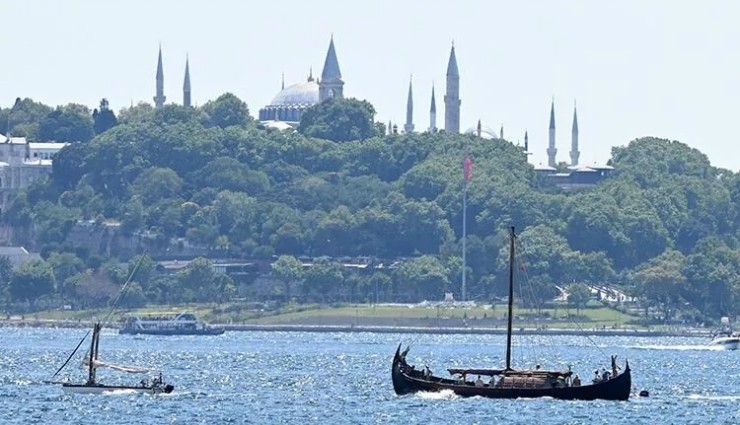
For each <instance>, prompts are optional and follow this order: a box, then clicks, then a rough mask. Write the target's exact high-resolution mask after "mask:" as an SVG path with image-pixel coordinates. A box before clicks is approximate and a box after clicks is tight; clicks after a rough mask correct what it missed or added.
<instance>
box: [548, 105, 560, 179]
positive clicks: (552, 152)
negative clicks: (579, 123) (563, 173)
mask: <svg viewBox="0 0 740 425" xmlns="http://www.w3.org/2000/svg"><path fill="white" fill-rule="evenodd" d="M557 153H558V150H557V149H556V148H555V99H554V98H553V100H552V105H551V106H550V142H549V143H548V147H547V165H549V166H550V167H554V166H555V165H557V163H556V162H555V156H556V155H557Z"/></svg>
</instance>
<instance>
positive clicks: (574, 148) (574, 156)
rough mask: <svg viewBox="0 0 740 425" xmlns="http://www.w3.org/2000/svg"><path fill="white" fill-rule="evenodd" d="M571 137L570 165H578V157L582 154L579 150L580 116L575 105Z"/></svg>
mask: <svg viewBox="0 0 740 425" xmlns="http://www.w3.org/2000/svg"><path fill="white" fill-rule="evenodd" d="M570 137H571V139H570V165H578V157H579V156H581V152H580V151H579V150H578V114H577V112H576V105H575V104H573V130H572V131H571V133H570Z"/></svg>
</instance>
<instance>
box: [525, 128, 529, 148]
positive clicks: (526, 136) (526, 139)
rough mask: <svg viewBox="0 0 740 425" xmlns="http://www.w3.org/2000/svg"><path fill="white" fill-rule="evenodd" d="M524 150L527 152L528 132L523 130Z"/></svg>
mask: <svg viewBox="0 0 740 425" xmlns="http://www.w3.org/2000/svg"><path fill="white" fill-rule="evenodd" d="M524 152H527V153H529V132H527V130H524Z"/></svg>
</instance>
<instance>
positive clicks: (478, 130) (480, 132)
mask: <svg viewBox="0 0 740 425" xmlns="http://www.w3.org/2000/svg"><path fill="white" fill-rule="evenodd" d="M475 134H476V135H478V137H480V136H481V135H482V134H483V126H481V125H480V119H479V120H478V127H476V128H475Z"/></svg>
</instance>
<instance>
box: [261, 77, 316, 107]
mask: <svg viewBox="0 0 740 425" xmlns="http://www.w3.org/2000/svg"><path fill="white" fill-rule="evenodd" d="M317 103H319V85H318V83H316V81H315V80H314V79H310V80H309V81H306V82H303V83H298V84H293V85H292V86H288V87H286V88H284V89H282V90H280V93H278V94H277V96H275V98H274V99H272V102H270V106H299V105H300V106H311V105H315V104H317Z"/></svg>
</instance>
